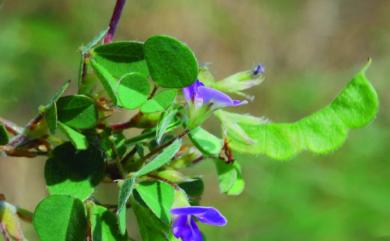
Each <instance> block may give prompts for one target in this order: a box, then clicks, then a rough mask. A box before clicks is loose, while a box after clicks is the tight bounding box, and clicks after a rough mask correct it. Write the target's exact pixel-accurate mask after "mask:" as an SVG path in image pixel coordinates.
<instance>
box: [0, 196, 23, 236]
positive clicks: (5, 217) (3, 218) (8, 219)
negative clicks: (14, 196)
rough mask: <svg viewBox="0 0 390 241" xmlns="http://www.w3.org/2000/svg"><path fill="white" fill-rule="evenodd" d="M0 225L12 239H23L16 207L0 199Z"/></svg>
mask: <svg viewBox="0 0 390 241" xmlns="http://www.w3.org/2000/svg"><path fill="white" fill-rule="evenodd" d="M0 225H2V227H3V229H4V230H3V231H4V232H6V234H7V235H8V236H10V237H12V238H13V239H14V240H16V241H19V240H20V241H22V240H25V239H24V234H23V230H22V226H21V224H20V221H19V217H18V215H17V208H16V207H15V206H14V205H12V204H10V203H8V202H6V201H2V200H0Z"/></svg>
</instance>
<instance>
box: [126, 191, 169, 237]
mask: <svg viewBox="0 0 390 241" xmlns="http://www.w3.org/2000/svg"><path fill="white" fill-rule="evenodd" d="M130 200H131V206H132V208H133V210H134V214H135V216H136V218H137V223H138V227H139V232H140V234H141V237H142V240H143V241H167V240H169V238H170V236H172V235H171V233H170V226H169V225H167V224H165V223H163V222H161V221H160V220H159V219H158V218H157V217H156V215H154V214H153V213H152V212H151V211H150V210H149V209H148V208H146V207H144V206H143V205H142V204H140V203H138V201H136V200H135V199H134V198H131V199H130Z"/></svg>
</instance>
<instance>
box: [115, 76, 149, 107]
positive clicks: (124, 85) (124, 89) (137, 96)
mask: <svg viewBox="0 0 390 241" xmlns="http://www.w3.org/2000/svg"><path fill="white" fill-rule="evenodd" d="M149 91H150V86H149V82H148V80H147V79H146V78H145V77H144V76H143V75H142V74H139V73H131V74H127V75H125V76H123V77H122V78H121V79H120V81H119V83H118V87H117V88H116V91H115V95H116V96H117V100H118V103H117V104H118V106H120V107H124V108H127V109H130V110H132V109H136V108H138V107H140V106H141V105H142V104H144V103H145V102H146V101H147V100H148V95H149Z"/></svg>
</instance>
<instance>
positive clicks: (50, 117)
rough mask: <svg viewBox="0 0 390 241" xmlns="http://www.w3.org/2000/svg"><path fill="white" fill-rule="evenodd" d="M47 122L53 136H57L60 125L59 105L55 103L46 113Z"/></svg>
mask: <svg viewBox="0 0 390 241" xmlns="http://www.w3.org/2000/svg"><path fill="white" fill-rule="evenodd" d="M45 120H46V123H47V127H48V128H49V131H50V133H51V134H55V132H56V130H57V125H58V115H57V104H56V103H53V104H52V105H51V106H50V107H49V108H48V109H47V110H46V112H45Z"/></svg>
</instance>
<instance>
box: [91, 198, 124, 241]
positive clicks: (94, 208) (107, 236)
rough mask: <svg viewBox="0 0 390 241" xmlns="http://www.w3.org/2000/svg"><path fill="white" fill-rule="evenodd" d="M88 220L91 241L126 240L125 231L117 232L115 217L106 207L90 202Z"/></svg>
mask: <svg viewBox="0 0 390 241" xmlns="http://www.w3.org/2000/svg"><path fill="white" fill-rule="evenodd" d="M88 220H89V222H90V225H91V232H92V240H93V241H127V234H126V232H125V233H123V234H121V233H120V232H119V226H118V219H117V217H116V216H115V215H114V214H113V213H112V212H110V211H109V210H107V208H105V207H102V206H98V205H93V204H90V205H89V206H88Z"/></svg>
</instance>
